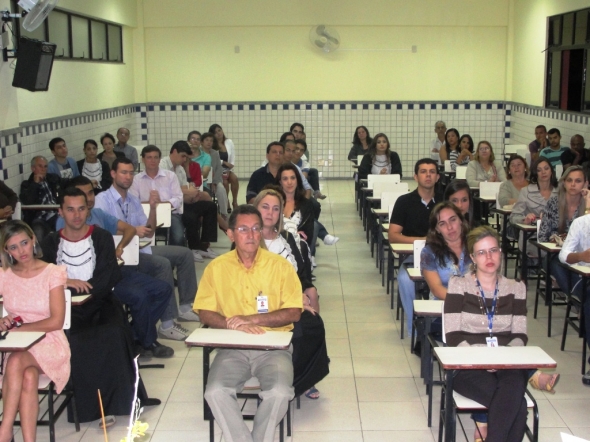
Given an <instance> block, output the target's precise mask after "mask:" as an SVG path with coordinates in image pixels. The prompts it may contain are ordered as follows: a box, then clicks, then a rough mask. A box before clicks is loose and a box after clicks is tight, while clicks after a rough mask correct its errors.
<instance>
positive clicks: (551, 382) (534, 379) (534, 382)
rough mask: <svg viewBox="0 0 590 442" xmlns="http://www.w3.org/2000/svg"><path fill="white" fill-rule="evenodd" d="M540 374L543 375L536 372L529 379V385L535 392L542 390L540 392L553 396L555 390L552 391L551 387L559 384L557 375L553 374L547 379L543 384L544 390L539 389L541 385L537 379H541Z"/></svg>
mask: <svg viewBox="0 0 590 442" xmlns="http://www.w3.org/2000/svg"><path fill="white" fill-rule="evenodd" d="M542 374H543V372H542V371H540V370H537V371H536V372H535V374H534V375H533V376H532V377H531V378H530V379H529V383H530V384H531V386H532V387H533V388H534V389H536V390H542V391H546V392H548V393H551V394H555V390H554V389H553V387H555V386H556V385H557V383H558V382H559V373H553V374H552V375H551V376H550V377H549V380H548V381H547V383H546V384H545V387H544V388H541V384H540V383H539V379H540V378H541V375H542Z"/></svg>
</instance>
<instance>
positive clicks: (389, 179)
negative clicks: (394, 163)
mask: <svg viewBox="0 0 590 442" xmlns="http://www.w3.org/2000/svg"><path fill="white" fill-rule="evenodd" d="M400 181H401V177H400V176H399V174H397V173H395V174H393V175H376V174H370V175H367V189H373V187H374V186H375V183H376V182H386V183H390V184H399V183H400Z"/></svg>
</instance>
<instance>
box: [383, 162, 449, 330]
mask: <svg viewBox="0 0 590 442" xmlns="http://www.w3.org/2000/svg"><path fill="white" fill-rule="evenodd" d="M438 178H439V175H438V170H437V164H436V161H434V160H433V159H431V158H422V159H421V160H418V162H417V163H416V165H415V166H414V180H415V181H416V182H417V183H418V187H417V188H416V190H414V191H413V192H410V193H408V194H407V195H403V196H400V197H399V198H398V199H397V201H396V202H395V206H394V207H393V212H391V220H390V221H389V223H390V224H389V233H388V236H389V242H390V243H392V244H400V243H401V244H413V243H414V241H416V240H420V239H426V234H427V233H428V218H429V217H430V212H431V211H432V208H433V207H434V206H435V205H436V204H437V203H440V202H442V200H443V199H442V195H435V185H436V183H437V181H438ZM413 263H414V256H413V255H410V256H409V257H408V258H406V260H405V261H404V264H413ZM397 283H398V287H399V291H400V297H401V301H402V305H403V308H404V312H405V313H406V316H407V318H408V320H407V330H408V336H411V335H412V315H413V312H414V305H413V301H414V298H415V290H414V282H413V281H411V280H410V276H409V275H408V272H407V271H406V269H405V268H404V266H403V265H400V269H399V271H398V275H397Z"/></svg>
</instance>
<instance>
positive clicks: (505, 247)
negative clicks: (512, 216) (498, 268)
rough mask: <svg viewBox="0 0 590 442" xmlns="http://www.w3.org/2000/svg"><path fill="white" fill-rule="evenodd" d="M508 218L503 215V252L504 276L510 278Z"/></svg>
mask: <svg viewBox="0 0 590 442" xmlns="http://www.w3.org/2000/svg"><path fill="white" fill-rule="evenodd" d="M507 229H508V216H507V215H502V252H503V253H504V276H508V252H507V250H508V232H507V231H506V230H507Z"/></svg>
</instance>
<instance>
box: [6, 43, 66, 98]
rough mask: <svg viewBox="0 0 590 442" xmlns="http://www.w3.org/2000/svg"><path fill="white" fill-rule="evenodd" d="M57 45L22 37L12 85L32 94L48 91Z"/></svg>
mask: <svg viewBox="0 0 590 442" xmlns="http://www.w3.org/2000/svg"><path fill="white" fill-rule="evenodd" d="M56 47H57V45H56V44H54V43H48V42H45V41H39V40H33V39H30V38H27V37H21V38H20V39H19V41H18V49H17V52H16V69H15V71H14V79H13V80H12V85H13V86H14V87H20V88H23V89H27V90H29V91H31V92H36V91H46V90H47V89H48V88H49V78H50V77H51V68H52V67H53V57H54V56H55V49H56Z"/></svg>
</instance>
